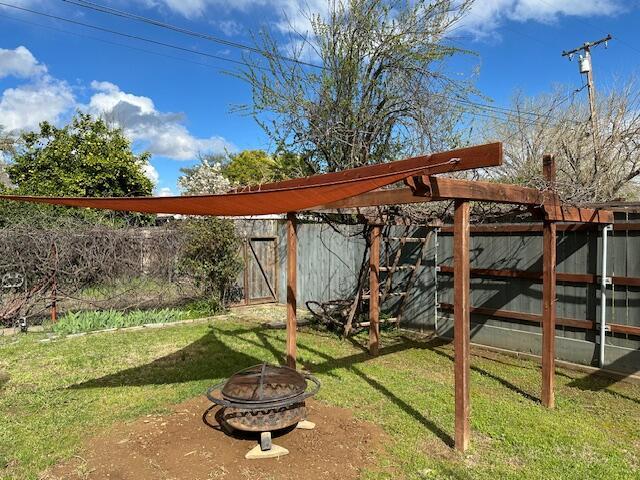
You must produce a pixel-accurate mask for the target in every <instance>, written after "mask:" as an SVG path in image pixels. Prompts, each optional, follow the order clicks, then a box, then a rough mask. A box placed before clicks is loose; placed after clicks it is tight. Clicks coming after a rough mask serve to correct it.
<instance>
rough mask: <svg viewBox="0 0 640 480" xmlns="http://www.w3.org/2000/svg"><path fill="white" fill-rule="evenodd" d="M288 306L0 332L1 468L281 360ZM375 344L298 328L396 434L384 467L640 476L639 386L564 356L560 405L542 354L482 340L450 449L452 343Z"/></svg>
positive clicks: (316, 358)
mask: <svg viewBox="0 0 640 480" xmlns="http://www.w3.org/2000/svg"><path fill="white" fill-rule="evenodd" d="M264 314H268V315H269V316H271V317H272V318H274V317H278V318H282V317H284V309H282V308H280V307H259V308H253V309H245V310H236V311H235V312H234V313H232V314H230V315H228V316H224V317H219V318H218V319H216V320H214V321H212V322H210V323H208V324H206V323H205V324H189V325H177V326H172V327H168V328H164V329H150V330H143V331H133V332H116V333H111V334H98V335H88V336H84V337H77V338H68V339H64V338H62V339H58V340H55V341H51V342H44V343H43V342H39V340H40V339H42V338H44V336H45V335H44V334H28V335H22V336H18V337H7V338H2V339H0V476H2V477H3V478H18V479H23V478H38V476H39V474H40V473H41V472H42V471H44V470H45V469H46V468H47V467H48V466H50V465H52V464H55V463H57V462H59V461H61V460H63V459H65V458H69V457H70V456H72V455H74V454H75V453H77V452H78V450H79V448H80V447H81V444H82V441H83V440H84V439H86V438H88V437H89V436H92V435H96V434H98V433H100V431H102V430H104V429H106V428H108V427H109V426H110V425H112V424H113V423H114V422H116V421H119V420H128V419H133V418H136V417H139V416H142V415H146V414H149V413H152V412H162V411H166V410H167V409H168V408H169V407H170V406H171V405H173V404H175V403H178V402H181V401H183V400H185V399H188V398H190V397H194V396H196V395H201V394H202V393H203V392H204V391H205V389H206V388H207V387H208V386H210V385H211V384H213V383H215V382H216V381H218V380H220V379H222V378H224V377H226V376H228V375H229V374H231V373H233V372H235V371H236V370H238V369H240V368H243V367H247V366H250V365H253V364H256V363H260V362H261V361H264V360H266V361H270V362H280V361H282V352H283V351H284V334H285V332H284V331H282V330H264V329H262V328H260V327H259V323H258V322H259V321H261V320H263V319H264ZM382 339H383V345H384V348H383V349H382V351H381V355H380V356H379V357H377V358H375V359H372V358H370V357H369V356H368V355H367V354H366V352H365V351H364V350H363V346H362V345H363V344H364V342H365V340H366V339H365V338H364V336H362V337H357V338H356V339H355V340H354V341H349V340H339V339H337V338H335V337H334V336H331V335H329V334H321V333H317V332H301V333H300V334H299V347H298V349H299V350H298V351H299V356H300V365H301V366H304V367H307V368H308V369H309V370H311V371H312V372H314V373H315V374H317V376H318V377H319V378H320V379H321V381H322V382H323V388H322V389H321V391H320V394H319V399H320V400H321V401H324V402H326V403H329V404H332V405H337V406H341V407H348V408H352V409H353V411H354V414H355V415H356V416H357V417H359V418H362V419H366V420H369V421H372V422H374V423H376V424H378V425H380V426H381V427H382V428H383V429H384V430H385V431H386V432H387V433H388V434H389V438H390V440H389V444H388V445H386V446H385V447H384V454H383V455H382V456H381V457H380V464H381V465H383V466H392V467H393V468H391V469H382V470H380V471H375V470H374V471H369V472H366V474H365V478H379V477H382V478H384V475H385V474H384V473H380V472H384V471H389V470H391V471H395V472H402V473H403V476H404V478H415V479H430V478H433V479H436V478H437V479H441V478H452V479H467V478H469V479H471V478H487V479H503V478H526V479H536V478H539V479H554V478H558V479H581V480H582V479H587V478H594V479H596V478H597V479H601V478H606V479H617V478H620V479H622V478H640V386H638V385H629V384H623V383H612V381H609V380H607V379H604V378H599V377H597V376H590V375H587V374H583V373H576V372H573V371H568V370H562V369H559V370H558V372H557V377H556V381H557V390H556V394H557V408H556V409H555V410H547V409H545V408H544V407H542V406H541V405H540V404H539V403H538V401H537V396H538V392H539V388H540V370H539V368H538V366H537V364H536V363H535V362H532V361H529V360H520V359H514V358H511V357H507V356H501V355H495V354H490V353H487V352H483V351H481V350H476V351H474V352H473V355H472V374H471V399H472V416H471V426H472V430H473V437H472V446H471V449H470V451H469V452H468V454H466V455H460V454H457V453H455V452H454V451H452V450H451V449H450V448H449V447H448V445H449V444H450V443H451V434H452V432H453V420H454V415H453V408H454V406H453V368H452V366H453V364H452V353H453V352H452V347H451V346H450V345H447V344H440V343H438V342H433V341H432V342H429V341H427V340H424V339H420V338H419V337H418V336H413V335H410V334H407V333H404V332H395V331H393V332H387V333H384V334H383V337H382Z"/></svg>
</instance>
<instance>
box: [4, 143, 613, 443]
mask: <svg viewBox="0 0 640 480" xmlns="http://www.w3.org/2000/svg"><path fill="white" fill-rule="evenodd" d="M501 163H502V145H501V144H500V143H496V144H489V145H481V146H477V147H469V148H464V149H459V150H453V151H450V152H443V153H438V154H433V155H426V156H421V157H414V158H410V159H406V160H402V161H398V162H391V163H388V164H381V165H374V166H367V167H360V168H356V169H352V170H347V171H344V172H337V173H330V174H325V175H316V176H313V177H308V178H303V179H294V180H286V181H283V182H277V183H272V184H267V185H261V186H259V187H253V188H249V189H244V190H239V191H234V192H230V193H227V194H222V195H199V196H182V197H133V198H84V197H74V198H70V197H27V196H15V195H0V199H5V200H16V201H26V202H36V203H48V204H55V205H67V206H75V207H90V208H102V209H111V210H124V211H135V212H146V213H179V214H187V215H218V216H220V215H222V216H244V215H259V214H269V213H286V214H287V324H286V325H287V340H286V358H287V364H288V365H289V366H290V367H292V368H295V367H296V356H297V352H296V329H297V318H296V294H297V292H296V284H297V253H298V237H297V230H296V223H297V222H296V213H298V212H308V211H310V210H313V211H318V210H335V209H338V210H341V209H353V208H359V207H375V206H384V205H397V204H407V203H419V202H431V201H440V200H454V202H455V213H454V226H453V233H454V265H453V272H452V273H453V275H454V298H455V301H454V307H453V312H454V356H455V359H454V370H455V436H454V438H455V448H456V449H458V450H460V451H464V450H466V449H467V447H468V445H469V438H470V426H469V414H470V398H469V379H470V363H469V346H470V302H469V294H470V265H469V246H470V225H469V223H470V202H473V201H477V202H495V203H505V204H516V205H524V206H526V207H528V208H529V209H530V210H531V211H532V212H533V213H534V214H535V215H538V216H539V218H541V219H542V222H543V275H542V281H543V299H542V301H543V313H542V388H541V401H542V404H543V405H545V406H546V407H548V408H553V407H554V403H555V402H554V367H555V328H556V230H557V229H556V223H557V222H576V223H605V224H611V223H613V213H612V212H610V211H607V210H598V209H590V208H577V207H573V206H568V205H564V204H563V203H562V202H561V201H560V199H559V198H558V197H557V196H556V195H555V194H554V193H553V189H552V188H551V189H550V190H549V191H539V190H536V189H533V188H525V187H520V186H517V185H508V184H500V183H491V182H482V181H469V180H458V179H453V178H443V177H436V176H434V175H435V174H438V173H448V172H452V171H460V170H469V169H475V168H486V167H492V166H497V165H500V164H501ZM543 172H544V176H545V178H546V180H547V181H548V182H549V184H550V185H553V182H554V181H555V166H554V160H553V157H552V156H550V155H547V156H545V157H544V159H543ZM399 181H404V183H405V185H406V186H405V187H404V188H396V189H384V190H381V189H380V188H382V187H385V186H389V185H392V184H394V183H397V182H399ZM381 226H382V225H381V222H379V221H378V222H374V223H373V228H372V229H371V239H370V244H371V250H370V259H369V266H370V290H371V292H370V297H369V298H370V300H369V317H370V319H369V352H370V354H371V355H377V354H378V352H379V350H380V319H379V291H380V289H379V274H380V236H381Z"/></svg>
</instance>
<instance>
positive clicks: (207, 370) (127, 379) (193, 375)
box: [68, 327, 264, 389]
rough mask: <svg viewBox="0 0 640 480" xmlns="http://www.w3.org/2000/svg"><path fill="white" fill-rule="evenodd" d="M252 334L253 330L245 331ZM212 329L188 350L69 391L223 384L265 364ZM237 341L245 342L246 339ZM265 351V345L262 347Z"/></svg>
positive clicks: (188, 347)
mask: <svg viewBox="0 0 640 480" xmlns="http://www.w3.org/2000/svg"><path fill="white" fill-rule="evenodd" d="M242 332H243V333H251V330H248V329H247V330H243V331H242ZM219 333H220V332H216V331H215V330H214V329H213V327H210V328H209V331H208V332H207V333H206V334H205V335H204V336H202V337H201V338H199V339H198V340H196V341H195V342H193V343H191V344H189V345H187V346H186V347H184V348H182V349H180V350H178V351H176V352H173V353H171V354H169V355H166V356H164V357H161V358H158V359H156V360H154V361H152V362H150V363H147V364H146V365H141V366H137V367H132V368H127V369H125V370H121V371H119V372H116V373H113V374H110V375H106V376H104V377H100V378H96V379H92V380H88V381H86V382H82V383H78V384H75V385H71V386H70V387H68V388H70V389H83V388H102V387H123V386H144V385H167V384H172V383H185V382H193V381H198V380H212V381H214V380H220V379H223V378H225V377H228V376H230V375H231V374H233V373H235V372H237V371H238V370H241V369H243V368H247V367H250V366H252V365H256V364H258V363H262V362H263V361H264V360H263V359H260V358H258V357H255V356H253V355H249V354H247V353H245V352H242V351H238V350H234V349H233V348H230V347H229V345H227V344H226V343H225V342H224V341H222V339H221V337H220V335H219ZM238 340H240V341H242V342H246V341H247V339H245V338H239V339H238ZM259 346H260V347H263V348H264V345H259Z"/></svg>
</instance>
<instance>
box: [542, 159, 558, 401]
mask: <svg viewBox="0 0 640 480" xmlns="http://www.w3.org/2000/svg"><path fill="white" fill-rule="evenodd" d="M555 170H556V168H555V162H554V159H553V157H552V156H551V155H545V157H544V159H543V173H544V176H545V179H546V180H547V181H548V182H549V183H550V184H553V183H554V182H555V178H556V174H555ZM556 243H557V231H556V224H555V223H554V222H552V221H549V220H548V219H547V220H545V221H544V222H543V227H542V395H541V397H542V404H543V405H544V406H545V407H548V408H553V407H554V406H555V392H554V385H555V361H556V357H555V355H556Z"/></svg>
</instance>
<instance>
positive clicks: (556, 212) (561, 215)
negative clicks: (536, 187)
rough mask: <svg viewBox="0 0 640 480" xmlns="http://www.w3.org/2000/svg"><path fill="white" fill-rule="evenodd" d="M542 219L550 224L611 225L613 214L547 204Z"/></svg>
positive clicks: (591, 209) (608, 211)
mask: <svg viewBox="0 0 640 480" xmlns="http://www.w3.org/2000/svg"><path fill="white" fill-rule="evenodd" d="M543 209H544V219H545V220H549V221H552V222H578V223H606V224H609V223H613V212H612V211H610V210H596V209H593V208H582V207H572V206H569V205H559V204H557V203H556V204H547V205H544V206H543Z"/></svg>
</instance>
